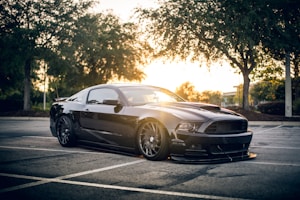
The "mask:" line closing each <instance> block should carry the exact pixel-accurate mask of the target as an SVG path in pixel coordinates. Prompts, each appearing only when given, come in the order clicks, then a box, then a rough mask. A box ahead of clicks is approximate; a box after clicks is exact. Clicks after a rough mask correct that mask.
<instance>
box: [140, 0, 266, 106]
mask: <svg viewBox="0 0 300 200" xmlns="http://www.w3.org/2000/svg"><path fill="white" fill-rule="evenodd" d="M270 12H271V9H270V8H269V5H268V4H266V2H265V1H254V0H250V1H242V0H234V1H232V0H222V1H215V0H206V1H204V0H193V1H190V0H165V1H160V7H159V8H155V9H148V10H145V9H144V10H139V14H140V19H141V20H142V21H143V20H144V21H145V22H149V21H150V22H151V23H149V24H148V25H147V28H148V30H147V32H148V33H149V35H150V36H149V37H150V38H152V39H153V40H154V41H155V42H156V45H157V47H156V49H157V54H156V55H157V56H163V57H167V58H168V59H173V60H175V59H190V60H191V61H202V59H203V56H204V57H205V58H206V59H207V60H208V61H215V60H218V59H226V60H227V61H229V62H230V64H231V66H232V67H234V68H237V69H238V70H239V71H240V72H241V73H242V75H243V80H244V84H243V108H244V109H249V101H248V96H249V86H250V78H249V74H250V73H251V72H252V71H253V69H255V68H256V67H257V62H258V60H259V51H260V49H262V43H261V40H262V38H263V37H266V36H265V33H264V30H265V29H266V28H265V26H266V24H265V21H266V19H267V18H268V17H269V14H270ZM269 28H271V27H269Z"/></svg>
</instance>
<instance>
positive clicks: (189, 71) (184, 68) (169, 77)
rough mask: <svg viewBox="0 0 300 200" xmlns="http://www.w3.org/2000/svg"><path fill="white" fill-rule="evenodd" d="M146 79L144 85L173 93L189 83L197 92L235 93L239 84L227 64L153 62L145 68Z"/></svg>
mask: <svg viewBox="0 0 300 200" xmlns="http://www.w3.org/2000/svg"><path fill="white" fill-rule="evenodd" d="M145 74H146V75H147V77H146V78H145V80H143V81H142V83H144V84H151V85H155V86H160V87H165V88H167V89H169V90H171V91H175V90H176V88H178V87H179V86H180V85H181V84H183V83H185V82H190V83H191V84H193V85H194V86H195V88H196V89H197V90H198V91H200V92H201V91H205V90H212V91H221V92H231V91H235V88H234V86H236V85H239V84H241V75H239V74H236V73H235V72H234V69H232V68H231V67H230V66H229V64H226V63H225V64H222V65H218V64H214V65H212V66H211V67H210V68H209V69H208V67H207V66H206V65H203V66H199V64H195V63H185V62H181V63H165V64H164V63H163V62H159V61H157V62H154V63H152V64H151V65H149V66H147V67H146V68H145Z"/></svg>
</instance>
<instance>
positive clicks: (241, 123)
mask: <svg viewBox="0 0 300 200" xmlns="http://www.w3.org/2000/svg"><path fill="white" fill-rule="evenodd" d="M247 129H248V122H247V120H238V121H217V122H213V123H212V124H211V125H209V126H208V127H207V128H206V130H205V133H207V134H233V133H242V132H246V131H247Z"/></svg>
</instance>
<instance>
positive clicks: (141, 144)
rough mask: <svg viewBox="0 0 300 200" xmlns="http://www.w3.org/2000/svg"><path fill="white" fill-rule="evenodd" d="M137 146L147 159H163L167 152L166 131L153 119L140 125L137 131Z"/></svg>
mask: <svg viewBox="0 0 300 200" xmlns="http://www.w3.org/2000/svg"><path fill="white" fill-rule="evenodd" d="M137 146H138V149H139V151H140V152H141V153H142V154H143V156H144V157H145V158H147V159H148V160H165V159H166V158H167V156H168V154H169V144H168V139H167V135H166V131H165V129H164V128H163V127H162V125H161V124H160V123H158V122H156V121H154V120H151V121H147V122H145V123H143V124H142V125H141V126H140V128H139V130H138V133H137Z"/></svg>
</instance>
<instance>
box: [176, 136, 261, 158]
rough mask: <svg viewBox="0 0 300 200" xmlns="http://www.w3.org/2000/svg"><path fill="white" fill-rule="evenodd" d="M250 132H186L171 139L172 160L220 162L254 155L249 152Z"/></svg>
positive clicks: (254, 155) (253, 156)
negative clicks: (186, 133)
mask: <svg viewBox="0 0 300 200" xmlns="http://www.w3.org/2000/svg"><path fill="white" fill-rule="evenodd" d="M251 140H252V132H250V131H249V132H244V133H239V134H203V133H196V134H188V135H184V134H182V135H177V138H176V139H172V140H171V145H170V156H171V159H172V160H175V161H178V162H187V163H191V162H192V163H221V162H232V161H240V160H247V159H252V158H255V157H256V154H254V153H250V152H249V151H248V150H249V146H250V142H251Z"/></svg>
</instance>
